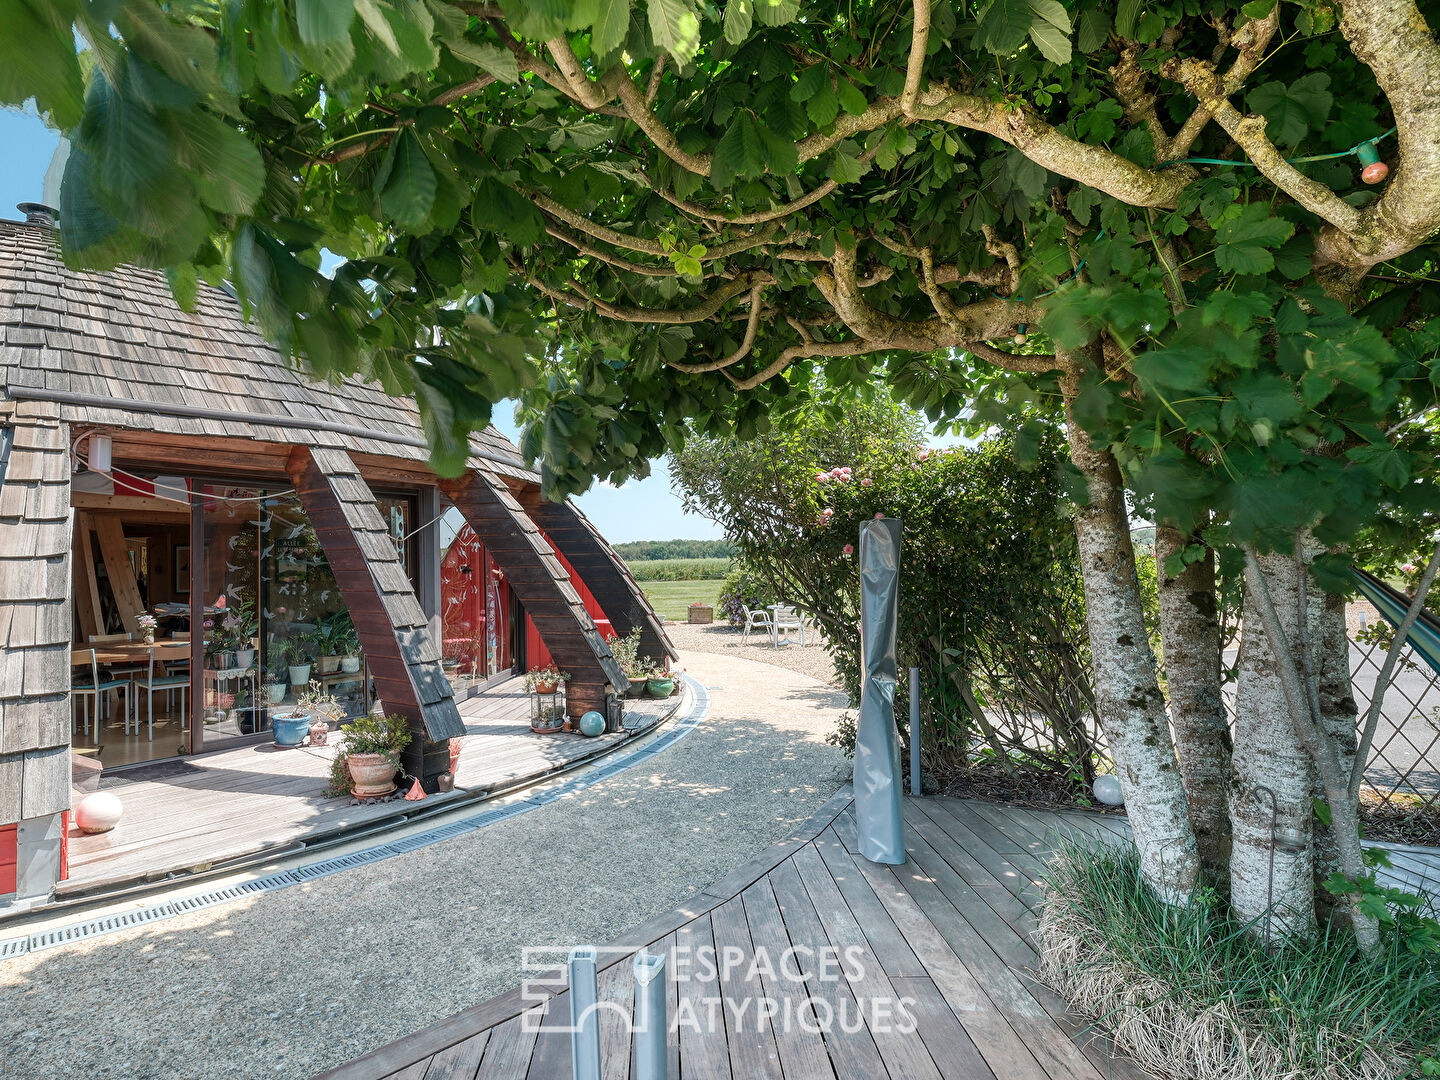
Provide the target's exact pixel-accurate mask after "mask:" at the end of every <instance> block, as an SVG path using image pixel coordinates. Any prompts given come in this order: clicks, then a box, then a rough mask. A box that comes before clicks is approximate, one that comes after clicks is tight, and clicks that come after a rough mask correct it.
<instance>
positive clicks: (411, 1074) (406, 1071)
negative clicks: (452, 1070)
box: [384, 1061, 430, 1080]
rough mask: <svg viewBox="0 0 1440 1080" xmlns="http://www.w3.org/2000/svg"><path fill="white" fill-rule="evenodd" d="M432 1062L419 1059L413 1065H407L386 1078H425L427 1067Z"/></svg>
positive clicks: (388, 1079)
mask: <svg viewBox="0 0 1440 1080" xmlns="http://www.w3.org/2000/svg"><path fill="white" fill-rule="evenodd" d="M429 1064H430V1063H429V1062H428V1061H417V1062H415V1064H413V1065H407V1066H406V1067H405V1068H403V1069H401V1070H400V1071H399V1072H393V1073H391V1074H390V1075H389V1076H387V1077H385V1078H384V1080H425V1069H426V1067H427V1066H428V1065H429Z"/></svg>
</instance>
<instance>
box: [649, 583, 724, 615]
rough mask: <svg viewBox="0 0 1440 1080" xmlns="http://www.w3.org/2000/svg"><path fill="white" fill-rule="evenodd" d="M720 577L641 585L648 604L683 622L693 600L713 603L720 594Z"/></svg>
mask: <svg viewBox="0 0 1440 1080" xmlns="http://www.w3.org/2000/svg"><path fill="white" fill-rule="evenodd" d="M723 584H724V581H723V579H721V578H708V579H704V580H700V581H647V582H645V583H644V584H643V585H641V586H640V587H641V589H643V590H644V592H645V598H646V599H647V600H649V601H650V605H651V606H652V607H653V608H654V609H655V610H656V611H658V612H659V613H660V614H661V615H664V616H665V617H666V618H667V619H674V620H675V621H676V622H685V621H686V620H687V619H689V617H690V615H689V611H688V609H689V607H690V605H691V604H692V603H694V602H695V601H697V600H698V601H700V603H702V604H710V605H712V606H713V605H714V603H715V601H716V600H717V599H718V598H719V596H720V586H721V585H723Z"/></svg>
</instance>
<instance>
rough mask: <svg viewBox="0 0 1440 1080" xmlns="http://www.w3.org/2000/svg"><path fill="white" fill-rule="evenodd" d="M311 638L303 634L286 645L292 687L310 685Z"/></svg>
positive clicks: (286, 657)
mask: <svg viewBox="0 0 1440 1080" xmlns="http://www.w3.org/2000/svg"><path fill="white" fill-rule="evenodd" d="M309 646H310V637H309V635H307V634H302V635H300V636H299V637H294V638H291V639H290V640H289V641H287V642H286V643H285V659H286V663H287V666H288V668H289V672H290V685H291V686H309V685H310V667H311V657H312V656H313V655H314V654H313V653H312V652H311V650H310V647H309Z"/></svg>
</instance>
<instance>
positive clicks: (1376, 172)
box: [1355, 139, 1390, 184]
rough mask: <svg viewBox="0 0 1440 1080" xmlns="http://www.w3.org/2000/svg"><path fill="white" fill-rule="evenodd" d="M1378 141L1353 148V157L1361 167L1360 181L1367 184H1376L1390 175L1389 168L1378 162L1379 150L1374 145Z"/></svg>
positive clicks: (1373, 140)
mask: <svg viewBox="0 0 1440 1080" xmlns="http://www.w3.org/2000/svg"><path fill="white" fill-rule="evenodd" d="M1378 141H1379V140H1375V139H1372V140H1371V141H1370V142H1365V143H1361V144H1360V145H1359V146H1357V147H1356V148H1355V156H1356V157H1358V158H1359V159H1360V164H1361V165H1362V166H1363V168H1362V169H1361V170H1360V179H1361V180H1364V181H1365V183H1367V184H1378V183H1380V181H1382V180H1384V179H1385V177H1387V176H1389V175H1390V166H1389V165H1386V164H1385V162H1383V161H1381V160H1380V148H1379V147H1378V146H1376V145H1375V143H1376V142H1378Z"/></svg>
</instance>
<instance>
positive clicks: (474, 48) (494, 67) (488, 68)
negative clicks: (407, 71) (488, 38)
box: [445, 37, 520, 83]
mask: <svg viewBox="0 0 1440 1080" xmlns="http://www.w3.org/2000/svg"><path fill="white" fill-rule="evenodd" d="M445 47H446V48H447V49H449V50H450V51H451V52H452V53H454V54H455V55H456V56H458V57H459V58H460V59H461V60H467V61H469V62H470V63H472V64H474V65H475V66H476V67H478V68H479V69H480V70H481V71H483V72H485V73H486V74H487V75H494V76H495V78H497V79H499V80H500V81H501V82H504V83H513V82H515V81H517V80H518V79H519V78H520V65H519V62H518V61H517V60H516V59H515V54H514V53H512V52H511V51H510V50H509V49H502V48H500V46H498V45H491V44H489V43H487V42H483V41H482V42H477V41H471V40H470V39H469V38H466V37H456V38H448V39H446V41H445Z"/></svg>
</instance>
